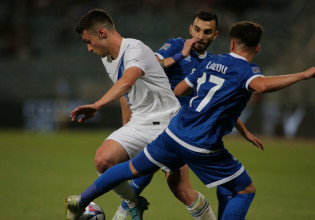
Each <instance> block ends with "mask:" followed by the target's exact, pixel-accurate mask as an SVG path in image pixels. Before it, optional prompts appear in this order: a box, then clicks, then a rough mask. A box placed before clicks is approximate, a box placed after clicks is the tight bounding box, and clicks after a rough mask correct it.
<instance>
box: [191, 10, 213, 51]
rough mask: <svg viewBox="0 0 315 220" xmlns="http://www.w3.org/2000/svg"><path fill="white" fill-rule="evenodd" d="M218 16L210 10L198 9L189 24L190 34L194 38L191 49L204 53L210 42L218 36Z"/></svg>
mask: <svg viewBox="0 0 315 220" xmlns="http://www.w3.org/2000/svg"><path fill="white" fill-rule="evenodd" d="M218 25H219V24H218V17H217V15H216V14H214V13H212V12H211V11H207V10H201V11H198V12H197V13H196V14H195V16H194V18H193V23H192V24H191V25H190V36H191V37H192V38H195V40H196V43H195V44H194V45H193V49H194V50H195V51H196V52H197V53H204V52H205V51H206V49H207V48H208V46H209V45H210V44H211V42H212V41H213V40H214V39H215V38H216V37H217V36H218V34H219V32H218Z"/></svg>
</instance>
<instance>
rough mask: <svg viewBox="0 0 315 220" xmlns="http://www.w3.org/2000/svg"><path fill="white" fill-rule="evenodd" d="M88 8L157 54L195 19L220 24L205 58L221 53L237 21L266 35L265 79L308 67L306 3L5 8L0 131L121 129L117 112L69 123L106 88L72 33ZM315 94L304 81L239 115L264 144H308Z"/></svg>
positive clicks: (311, 25)
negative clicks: (296, 140) (206, 14)
mask: <svg viewBox="0 0 315 220" xmlns="http://www.w3.org/2000/svg"><path fill="white" fill-rule="evenodd" d="M92 8H103V9H105V10H106V11H108V12H109V13H110V14H111V15H112V17H113V19H114V22H115V24H116V27H117V29H118V31H119V32H120V33H121V34H122V35H123V36H124V37H131V38H137V39H140V40H142V41H143V42H144V43H146V44H147V45H149V46H150V47H151V48H152V49H153V50H154V51H155V50H157V49H158V48H159V47H160V46H161V45H162V44H163V43H164V42H165V41H166V40H167V39H168V38H170V37H179V36H181V37H183V38H188V37H189V35H188V28H189V25H190V24H191V22H192V17H193V15H194V13H195V12H196V11H197V10H199V9H202V8H210V9H212V10H213V11H215V12H216V13H217V15H218V17H219V31H220V35H219V38H218V39H217V40H216V41H215V42H214V43H213V44H212V45H211V46H210V48H209V51H210V52H212V53H224V52H227V51H228V48H229V42H228V37H227V32H228V28H229V26H230V25H231V24H233V23H234V22H237V21H240V20H252V21H254V22H257V23H260V24H261V25H263V27H264V34H263V38H262V41H261V44H262V50H261V52H260V54H259V55H258V56H257V57H256V58H255V60H254V61H255V63H257V64H258V65H259V66H260V67H261V69H262V71H263V73H264V74H265V75H275V74H286V73H294V72H298V71H301V70H304V69H306V68H308V67H310V66H312V65H314V60H315V59H314V58H315V54H314V53H315V52H314V49H315V13H314V9H315V1H313V0H292V1H285V0H272V1H271V0H252V1H245V0H241V1H233V0H220V1H219V0H195V1H194V0H180V1H179V0H168V1H166V0H160V1H158V0H139V1H128V0H115V1H113V0H106V1H100V0H94V1H88V0H79V1H74V0H68V1H61V0H54V1H53V0H3V1H1V3H0V31H1V35H0V67H1V71H0V76H1V81H0V101H1V102H0V103H1V104H0V107H1V114H0V115H1V116H0V128H4V129H5V128H24V129H28V130H31V131H39V132H47V131H53V130H58V129H64V128H75V127H96V128H101V127H112V128H116V127H119V126H120V124H121V120H120V110H119V105H118V103H115V104H114V105H113V106H111V107H108V108H106V109H104V110H103V111H102V112H100V114H99V116H98V118H95V119H94V120H92V121H91V122H88V123H86V125H80V126H78V125H76V124H73V123H70V122H69V120H68V114H69V113H70V111H71V110H72V109H73V107H75V106H76V105H79V104H86V103H90V102H93V101H95V100H96V99H98V98H100V97H101V96H102V95H103V94H104V93H105V91H106V90H107V89H108V88H110V86H111V85H112V83H111V81H110V79H109V78H108V77H107V75H106V72H105V70H104V67H103V66H102V63H101V60H100V59H99V58H98V57H96V55H94V54H92V53H88V52H87V49H86V46H85V45H84V44H83V43H82V40H81V38H80V36H79V35H78V34H76V33H75V31H74V26H75V24H76V22H77V21H78V19H79V18H80V17H81V15H82V14H83V13H84V12H86V11H88V10H89V9H92ZM314 94H315V86H314V80H310V81H306V82H303V83H300V84H297V85H294V86H292V87H290V88H287V89H285V90H283V91H280V92H277V93H273V94H267V95H261V96H260V95H254V96H253V98H252V100H251V102H250V103H249V105H248V108H247V110H246V111H245V112H244V114H243V115H242V118H243V120H244V121H245V122H246V125H247V126H248V127H249V129H250V130H252V131H253V132H256V133H260V134H265V135H278V136H286V137H288V138H292V137H295V136H301V137H312V138H314V137H315V128H314V124H315V95H314Z"/></svg>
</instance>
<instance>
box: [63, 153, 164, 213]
mask: <svg viewBox="0 0 315 220" xmlns="http://www.w3.org/2000/svg"><path fill="white" fill-rule="evenodd" d="M134 160H135V164H136V165H138V164H139V165H138V166H140V167H141V172H142V173H144V174H150V173H153V172H155V171H156V170H158V169H159V167H158V166H156V165H155V164H153V163H152V162H151V161H150V160H148V159H147V157H146V156H145V155H144V153H143V152H142V153H140V154H139V155H138V156H137V157H136V158H134ZM138 176H141V173H140V172H138V171H137V170H136V169H135V167H134V166H133V165H132V163H131V162H130V161H126V162H123V163H119V164H117V165H115V166H113V167H111V168H109V169H108V170H106V171H105V172H104V173H103V174H102V175H101V176H100V177H99V178H98V179H97V180H96V181H95V182H94V183H93V184H92V185H91V186H90V187H88V188H87V189H86V190H85V191H84V192H83V193H81V194H80V196H77V197H76V198H78V200H79V202H75V204H72V200H70V199H69V198H72V197H69V198H68V199H67V209H68V210H70V212H72V213H75V212H76V210H78V209H79V210H82V208H84V207H86V206H87V205H88V204H90V202H92V201H93V200H94V199H96V198H97V197H99V196H101V195H102V194H104V193H106V192H108V191H109V190H111V189H113V188H114V187H115V186H117V185H119V184H120V183H121V182H123V181H126V180H129V179H133V178H135V177H138ZM144 202H146V201H144ZM77 204H79V205H77ZM140 204H141V203H140ZM142 211H143V210H142ZM132 219H133V218H132ZM139 219H142V218H139Z"/></svg>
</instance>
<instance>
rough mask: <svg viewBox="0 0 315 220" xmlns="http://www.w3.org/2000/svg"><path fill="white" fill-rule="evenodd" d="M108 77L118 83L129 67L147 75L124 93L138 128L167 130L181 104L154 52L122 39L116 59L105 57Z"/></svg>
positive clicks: (139, 42) (103, 59)
mask: <svg viewBox="0 0 315 220" xmlns="http://www.w3.org/2000/svg"><path fill="white" fill-rule="evenodd" d="M102 62H103V64H104V66H105V69H106V71H107V73H108V74H109V77H110V78H111V79H112V81H113V82H114V83H115V82H116V81H117V80H118V79H120V78H121V76H122V75H123V73H124V71H125V70H126V69H128V68H130V67H138V68H140V69H141V70H142V71H143V72H144V74H143V75H142V76H141V77H140V78H139V79H138V80H137V81H136V82H135V84H134V85H133V86H132V88H131V89H130V90H129V91H128V92H127V93H126V94H125V97H126V99H127V101H128V103H129V105H130V109H131V111H132V117H131V120H130V124H131V125H133V126H135V127H141V128H144V127H147V128H151V127H152V128H157V129H164V128H165V127H166V126H167V125H168V123H169V121H170V119H171V118H172V117H173V116H174V115H175V114H176V113H177V112H178V110H179V108H180V104H179V102H178V100H177V98H176V97H175V95H174V93H173V91H172V90H171V86H170V83H169V81H168V79H167V76H166V74H165V72H164V70H163V68H162V67H161V66H160V64H159V62H158V61H157V59H156V58H155V55H154V53H153V51H152V50H151V49H150V48H149V47H148V46H146V45H145V44H143V43H142V42H141V41H139V40H135V39H130V38H123V40H122V43H121V46H120V51H119V55H118V57H117V59H115V60H111V59H110V58H109V57H104V58H102Z"/></svg>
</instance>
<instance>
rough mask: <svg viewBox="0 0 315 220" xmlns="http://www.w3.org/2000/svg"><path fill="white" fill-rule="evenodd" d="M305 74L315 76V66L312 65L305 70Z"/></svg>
mask: <svg viewBox="0 0 315 220" xmlns="http://www.w3.org/2000/svg"><path fill="white" fill-rule="evenodd" d="M303 73H304V74H305V78H306V79H309V78H315V67H311V68H309V69H307V70H305V71H304V72H303Z"/></svg>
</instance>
